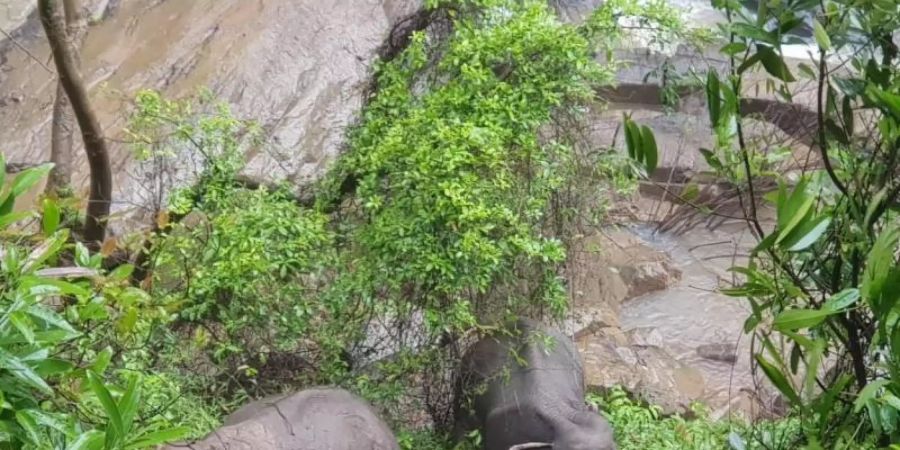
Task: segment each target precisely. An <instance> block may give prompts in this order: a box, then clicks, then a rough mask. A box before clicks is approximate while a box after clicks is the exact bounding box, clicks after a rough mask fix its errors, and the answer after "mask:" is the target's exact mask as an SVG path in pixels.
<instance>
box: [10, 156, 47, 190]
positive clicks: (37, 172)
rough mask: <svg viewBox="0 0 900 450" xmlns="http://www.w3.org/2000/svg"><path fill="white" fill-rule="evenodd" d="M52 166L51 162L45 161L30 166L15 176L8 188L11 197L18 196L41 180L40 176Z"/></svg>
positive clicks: (45, 173) (44, 174)
mask: <svg viewBox="0 0 900 450" xmlns="http://www.w3.org/2000/svg"><path fill="white" fill-rule="evenodd" d="M52 168H53V164H52V163H47V164H43V165H40V166H38V167H32V168H30V169H28V170H25V171H23V172H22V173H20V174H19V175H18V176H17V177H16V179H15V180H13V183H12V187H11V188H10V192H12V195H13V197H18V196H20V195H22V194H23V193H25V192H26V191H28V190H29V189H31V187H32V186H34V185H35V183H37V182H38V181H40V180H41V178H43V177H44V176H46V175H47V174H48V173H50V169H52Z"/></svg>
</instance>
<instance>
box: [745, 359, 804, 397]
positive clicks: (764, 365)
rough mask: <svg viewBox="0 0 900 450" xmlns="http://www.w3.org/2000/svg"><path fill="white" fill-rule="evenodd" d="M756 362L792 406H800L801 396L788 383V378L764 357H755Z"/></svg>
mask: <svg viewBox="0 0 900 450" xmlns="http://www.w3.org/2000/svg"><path fill="white" fill-rule="evenodd" d="M755 358H756V362H757V363H758V364H759V367H760V368H761V369H762V370H763V372H764V373H765V374H766V377H767V378H768V379H769V381H771V382H772V384H774V385H775V387H776V388H778V390H779V391H781V393H782V394H784V396H785V397H787V398H788V400H790V401H791V403H792V404H794V405H797V404H800V396H798V395H797V392H796V391H795V390H794V388H793V387H791V384H790V383H788V380H787V378H785V376H784V374H782V373H781V371H780V370H778V368H777V367H775V366H774V365H773V364H772V363H770V362H769V361H767V360H766V358H765V357H764V356H762V355H759V354H757V355H755Z"/></svg>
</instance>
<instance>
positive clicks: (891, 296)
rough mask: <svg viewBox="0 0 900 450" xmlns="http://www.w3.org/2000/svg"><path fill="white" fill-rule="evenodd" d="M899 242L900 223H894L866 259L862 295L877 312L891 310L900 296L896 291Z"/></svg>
mask: <svg viewBox="0 0 900 450" xmlns="http://www.w3.org/2000/svg"><path fill="white" fill-rule="evenodd" d="M898 241H900V222H894V223H892V224H890V225H889V226H887V227H885V229H883V230H882V232H881V234H880V235H879V236H878V239H876V240H875V243H874V244H873V245H872V249H871V250H870V251H869V255H868V257H867V259H866V267H865V269H864V270H863V278H862V286H861V288H860V293H861V294H862V297H863V298H865V299H866V300H867V301H868V302H870V303H871V305H872V306H873V308H874V309H875V310H876V311H887V310H889V309H890V308H891V307H892V306H893V304H894V302H895V301H896V300H897V297H898V296H900V292H895V291H896V289H894V288H895V287H896V285H897V283H898V279H900V270H898V268H897V267H896V266H895V264H894V250H895V249H896V248H897V243H898Z"/></svg>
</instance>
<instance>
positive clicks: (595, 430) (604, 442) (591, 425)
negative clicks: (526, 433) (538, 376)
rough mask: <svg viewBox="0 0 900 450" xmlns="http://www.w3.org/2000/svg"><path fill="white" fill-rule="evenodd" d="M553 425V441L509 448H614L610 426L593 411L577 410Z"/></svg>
mask: <svg viewBox="0 0 900 450" xmlns="http://www.w3.org/2000/svg"><path fill="white" fill-rule="evenodd" d="M555 426H556V430H555V431H556V432H555V434H554V439H553V442H528V443H525V444H518V445H513V446H511V447H510V448H509V450H531V449H534V450H616V444H615V441H614V440H613V430H612V427H610V425H609V422H607V421H606V419H604V418H603V417H602V416H601V415H600V414H597V413H596V412H594V411H589V410H588V411H578V412H577V413H575V415H574V416H573V417H572V419H571V421H564V422H560V423H558V424H555Z"/></svg>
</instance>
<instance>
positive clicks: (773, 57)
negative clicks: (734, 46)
mask: <svg viewBox="0 0 900 450" xmlns="http://www.w3.org/2000/svg"><path fill="white" fill-rule="evenodd" d="M756 54H757V55H759V59H760V61H762V64H763V67H765V68H766V72H769V75H772V76H773V77H775V78H778V79H779V80H781V81H786V82H789V83H790V82H793V81H797V79H796V78H794V76H793V75H792V74H791V71H790V69H788V66H787V64H785V63H784V59H782V58H781V55H779V54H778V53H776V52H775V50H773V49H772V47H767V46H764V45H760V46H758V47H757V53H756Z"/></svg>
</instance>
